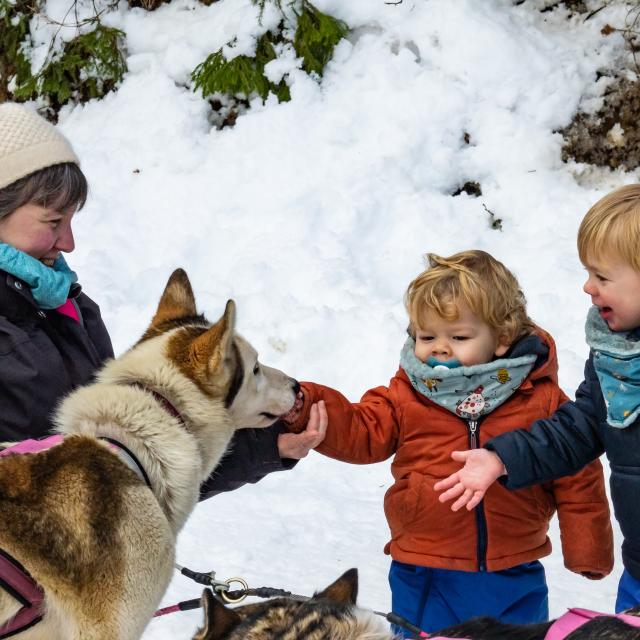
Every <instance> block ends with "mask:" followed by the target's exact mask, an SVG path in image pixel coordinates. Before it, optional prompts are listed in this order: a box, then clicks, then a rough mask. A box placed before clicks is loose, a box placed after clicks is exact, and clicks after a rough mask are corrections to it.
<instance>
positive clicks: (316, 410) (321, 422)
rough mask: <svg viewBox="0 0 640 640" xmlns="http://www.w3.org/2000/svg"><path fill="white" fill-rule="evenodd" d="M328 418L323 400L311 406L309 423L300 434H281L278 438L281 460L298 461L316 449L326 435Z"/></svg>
mask: <svg viewBox="0 0 640 640" xmlns="http://www.w3.org/2000/svg"><path fill="white" fill-rule="evenodd" d="M328 423H329V418H328V416H327V409H326V407H325V404H324V400H320V401H319V402H317V403H315V404H312V405H311V410H310V413H309V422H307V426H306V428H305V430H304V431H301V432H300V433H281V434H280V435H279V436H278V453H279V454H280V457H281V458H292V459H294V460H300V459H301V458H304V457H306V455H307V454H308V453H309V451H311V449H314V448H315V447H317V446H318V445H319V444H320V443H321V442H322V441H323V440H324V436H325V434H326V433H327V425H328Z"/></svg>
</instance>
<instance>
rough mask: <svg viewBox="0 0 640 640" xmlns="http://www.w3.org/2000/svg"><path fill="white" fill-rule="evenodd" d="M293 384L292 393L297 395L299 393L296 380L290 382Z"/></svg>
mask: <svg viewBox="0 0 640 640" xmlns="http://www.w3.org/2000/svg"><path fill="white" fill-rule="evenodd" d="M291 381H292V382H293V392H294V393H295V394H296V395H298V393H300V383H299V382H298V381H297V380H293V379H292V380H291Z"/></svg>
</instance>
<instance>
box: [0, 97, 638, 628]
mask: <svg viewBox="0 0 640 640" xmlns="http://www.w3.org/2000/svg"><path fill="white" fill-rule="evenodd" d="M78 165H79V163H78V160H77V157H76V156H75V154H74V153H73V150H72V148H71V146H70V145H69V143H68V141H67V140H66V139H64V138H63V137H62V136H61V134H60V133H59V132H58V131H57V130H56V129H55V128H54V127H52V126H51V125H49V124H48V123H46V122H45V121H44V120H41V119H40V118H39V117H37V116H35V115H33V114H32V113H30V112H28V111H27V110H26V109H25V108H24V107H21V106H17V105H10V104H5V105H0V276H1V277H0V385H1V387H2V396H3V405H4V404H5V403H6V409H5V406H3V411H4V414H3V416H2V417H0V436H1V438H0V439H2V440H20V439H24V438H28V436H29V435H30V434H31V433H32V432H31V431H29V430H28V429H29V427H28V426H27V425H28V420H30V419H31V417H32V416H37V417H38V419H40V420H41V423H42V433H38V434H37V435H47V434H50V433H51V432H52V431H53V430H54V427H55V431H56V432H57V433H59V434H64V436H65V437H64V439H62V441H61V442H60V440H61V439H60V438H57V439H55V441H52V444H51V446H50V448H47V449H45V450H44V451H41V452H39V453H36V454H33V453H30V454H26V455H19V454H17V453H15V452H14V451H13V450H11V449H7V450H5V451H3V452H0V455H1V457H0V521H2V523H3V526H2V527H1V528H0V638H6V637H14V636H15V637H19V638H24V639H25V640H33V639H39V638H43V639H44V638H77V639H83V640H84V639H87V640H91V639H96V640H100V639H102V638H105V639H106V638H110V639H112V638H121V639H123V640H128V639H134V638H139V637H140V635H141V634H142V632H143V630H144V628H145V626H146V625H147V623H148V621H149V619H150V618H151V616H152V614H153V612H154V610H155V609H156V607H157V605H158V603H159V601H160V598H161V597H162V595H163V593H164V590H165V589H166V586H167V584H168V582H169V580H170V575H171V571H172V566H173V554H174V550H175V540H176V536H177V533H178V532H179V530H180V528H181V527H182V526H183V524H184V522H185V521H186V518H187V517H188V515H189V513H190V512H191V510H192V509H193V508H194V506H195V504H196V503H197V500H198V497H199V489H200V486H201V485H202V484H203V483H205V482H207V483H208V482H210V479H211V478H212V477H213V476H212V475H211V474H212V472H213V470H214V469H215V468H216V467H217V465H218V463H220V461H221V459H222V456H223V454H224V453H225V451H226V450H227V447H228V445H229V443H230V442H231V441H232V439H233V438H237V440H235V439H234V440H233V442H234V445H232V453H231V455H230V456H227V457H225V458H224V459H223V460H222V463H221V464H220V467H219V473H220V475H221V476H223V477H224V476H225V468H229V466H230V465H233V459H234V458H233V457H234V456H237V455H239V452H244V451H245V450H246V451H251V453H250V454H249V455H250V456H253V457H250V460H251V462H254V461H256V466H257V461H264V460H265V459H266V458H268V457H269V456H275V457H276V458H277V460H278V462H276V463H275V464H273V465H272V468H273V469H274V470H275V469H276V468H287V465H286V463H285V462H282V460H287V459H288V456H290V457H291V458H295V457H304V455H305V454H306V452H307V451H308V450H309V448H312V447H313V448H316V449H317V450H318V451H320V452H321V453H323V454H325V455H327V456H330V457H333V458H335V459H339V460H343V461H345V462H351V463H358V464H362V463H373V462H378V461H382V460H386V459H388V458H390V457H392V456H393V460H392V463H391V471H392V475H393V478H394V482H393V485H392V487H391V488H390V489H389V491H388V492H387V494H386V497H385V504H384V508H385V514H386V517H387V520H388V524H389V529H390V535H391V538H390V540H389V542H388V543H387V545H386V547H385V553H387V554H389V555H391V558H392V561H391V569H390V572H389V583H390V587H391V594H392V609H393V611H394V612H395V613H397V614H400V615H401V616H403V617H404V618H406V619H407V620H408V621H410V622H411V623H412V624H413V625H415V626H417V627H419V628H420V629H422V630H423V631H424V632H428V633H432V632H436V631H438V630H441V629H444V628H449V629H450V631H451V633H453V634H455V633H458V632H460V633H466V634H468V635H466V636H462V635H461V636H456V635H451V636H450V637H478V638H484V637H487V638H489V637H508V636H507V635H503V636H499V635H495V634H496V633H498V630H499V629H501V630H502V631H501V633H503V634H506V631H505V627H500V626H499V625H500V624H508V625H512V626H513V630H514V631H513V632H514V633H515V634H516V635H513V637H514V638H524V637H532V638H534V637H538V636H537V635H535V633H533V632H534V631H535V629H534V628H533V627H527V629H529V631H531V633H533V635H530V636H524V635H517V633H518V632H519V627H518V625H527V624H531V623H538V625H537V627H536V629H544V632H543V635H542V636H540V637H541V638H544V637H545V636H544V634H545V633H546V632H547V628H548V623H546V621H547V619H548V592H547V585H546V580H545V574H544V569H543V567H542V565H541V564H540V562H539V559H540V558H542V557H544V556H546V555H548V554H549V553H550V551H551V546H550V542H549V539H548V537H547V530H548V526H549V520H550V519H551V517H552V515H553V514H554V513H555V512H556V511H557V513H558V517H559V523H560V529H561V534H562V552H563V556H564V562H565V566H566V567H567V568H568V569H570V570H571V571H574V572H576V573H579V574H581V575H583V576H584V577H586V578H588V579H591V580H597V579H600V578H603V577H604V576H606V575H607V574H608V573H609V572H610V571H611V569H612V566H613V539H612V530H611V524H610V514H609V507H608V501H607V497H606V493H605V488H604V480H603V473H602V466H601V464H600V462H599V461H598V457H599V456H600V455H601V454H602V453H606V454H607V457H608V459H609V463H610V467H611V497H612V501H613V506H614V512H615V516H616V518H617V520H618V522H619V524H620V529H621V531H622V534H623V536H624V541H623V546H622V558H623V563H624V572H623V574H622V578H621V580H620V584H619V589H618V596H617V601H616V605H615V609H616V612H621V611H624V610H627V609H631V608H633V607H634V606H636V605H638V604H639V603H640V515H639V514H640V510H638V509H637V508H636V504H637V495H638V492H639V491H640V418H639V416H640V346H638V345H640V185H628V186H626V187H622V188H619V189H617V190H615V191H613V192H612V193H611V194H609V195H608V196H606V197H604V198H602V199H601V200H600V201H598V202H597V203H596V204H595V205H594V206H593V207H592V208H591V209H590V210H589V212H588V213H587V215H586V216H585V218H584V220H583V222H582V224H581V226H580V230H579V233H578V250H579V255H580V259H581V261H582V263H583V264H584V266H585V268H586V270H587V274H588V278H587V281H586V283H585V285H584V290H585V292H586V293H587V294H588V295H589V296H590V297H591V302H592V304H593V306H592V308H591V310H590V311H589V314H588V317H587V321H586V339H587V343H588V344H589V347H590V355H589V359H588V361H587V364H586V367H585V380H584V382H583V383H582V384H581V385H580V387H579V389H578V390H577V392H576V400H575V401H570V400H569V399H568V398H567V397H566V396H565V394H564V393H563V392H562V390H561V389H560V387H559V386H558V363H557V356H556V347H555V344H554V341H553V339H552V337H551V336H550V335H549V334H548V333H546V332H545V331H544V330H543V329H542V328H540V327H538V326H537V325H535V324H534V322H533V321H532V320H531V319H530V318H529V316H528V314H527V310H526V303H525V297H524V295H523V293H522V291H521V289H520V287H519V284H518V282H517V280H516V278H515V277H514V275H513V274H512V273H511V272H510V271H509V270H508V269H507V268H506V267H505V266H504V265H503V264H502V263H500V262H499V261H498V260H496V259H495V258H493V257H492V256H491V255H489V254H488V253H485V252H483V251H479V250H468V251H463V252H460V253H457V254H455V255H453V256H450V257H446V258H445V257H441V256H437V255H435V254H428V266H427V268H426V269H425V270H424V271H423V272H422V273H420V274H419V275H418V276H417V277H416V278H415V279H414V280H413V281H412V282H411V283H410V284H409V286H408V288H407V291H406V294H405V303H406V309H407V313H408V319H409V324H408V330H407V333H408V335H407V338H406V341H405V343H404V345H403V346H402V349H401V352H400V363H399V368H398V371H397V372H396V373H395V374H394V375H393V377H392V378H391V380H390V382H389V383H388V385H387V386H379V387H376V388H374V389H371V390H370V391H368V392H367V393H365V395H364V396H363V397H362V399H361V400H360V401H359V402H357V403H352V402H350V401H348V400H347V399H346V398H345V397H344V396H343V395H341V394H340V393H339V392H338V391H336V390H334V389H331V388H328V387H326V386H322V385H318V384H314V383H312V382H303V383H301V384H300V385H299V384H298V383H297V382H296V381H294V380H292V379H291V378H289V377H287V376H286V375H285V374H283V373H281V372H278V371H276V370H274V369H270V368H268V367H265V366H264V365H261V364H260V363H259V362H258V361H257V354H256V353H255V351H254V350H253V349H252V347H251V346H250V345H249V344H248V343H247V342H246V341H245V340H243V339H242V338H241V337H240V336H238V335H236V334H235V331H234V323H235V306H234V304H233V302H229V303H228V304H227V307H226V309H225V312H224V314H223V315H222V317H221V318H220V319H219V320H218V322H216V323H213V324H212V323H210V322H208V321H207V320H206V319H205V318H204V316H202V315H200V314H199V313H198V310H197V309H196V304H195V299H194V296H193V293H192V290H191V286H190V284H189V280H188V278H187V276H186V274H185V273H184V272H183V271H182V270H177V271H176V272H174V274H173V275H172V276H171V278H170V279H169V281H168V283H167V286H166V288H165V290H164V293H163V294H162V296H161V299H160V302H159V305H158V308H157V311H156V313H155V315H154V317H153V319H152V321H151V324H150V325H149V328H148V329H147V331H146V332H145V334H144V335H143V336H142V338H141V339H140V341H139V342H138V343H137V344H136V345H134V347H132V348H131V349H130V350H129V351H127V352H126V353H125V354H124V355H122V356H121V357H120V358H118V359H116V360H113V359H110V356H111V355H112V352H111V351H110V342H109V340H108V335H107V334H106V330H105V329H104V325H103V324H102V321H101V319H100V315H99V310H98V308H97V306H96V305H95V304H94V303H92V302H91V301H90V300H89V299H88V298H87V297H86V296H85V295H84V294H83V293H81V292H80V287H79V285H78V284H77V277H76V275H75V273H74V272H73V271H71V270H70V269H69V267H68V266H67V264H66V262H65V261H64V259H63V257H62V253H64V252H70V251H72V250H73V248H74V239H73V234H72V226H71V223H72V218H73V215H74V213H75V211H76V210H77V209H78V208H79V207H81V206H82V204H83V203H84V199H85V198H86V181H85V180H84V176H83V175H82V173H81V171H80V170H79V168H78ZM105 361H106V364H104V366H102V365H103V363H104V362H105ZM98 369H101V370H100V372H99V373H98V374H97V375H95V374H96V371H97V370H98ZM94 375H95V379H94V380H93V381H92V382H91V383H90V384H87V385H86V386H83V385H85V384H86V383H87V382H89V381H91V380H92V379H93V378H94ZM65 396H66V397H65ZM58 400H60V401H61V404H60V406H59V408H58V409H57V411H56V412H55V420H54V423H51V414H52V413H53V409H54V407H55V405H56V404H57V403H58ZM34 419H35V418H34ZM3 422H4V424H3ZM274 423H276V425H277V428H276V427H272V426H271V425H273V424H274ZM283 425H284V426H283ZM252 428H259V429H260V430H259V431H256V432H255V434H254V435H252V436H251V438H249V439H248V441H249V442H252V443H256V442H259V443H261V444H259V445H255V446H254V449H255V451H254V450H252V449H250V448H246V449H245V448H244V447H245V445H244V444H242V443H243V442H246V441H247V440H242V437H243V436H242V433H239V434H235V431H236V430H239V429H242V430H243V431H244V432H245V434H246V433H249V430H250V429H252ZM261 433H262V434H265V435H268V440H267V439H264V436H260V434H261ZM21 435H22V436H23V438H21ZM261 437H262V438H263V439H262V440H261V439H260V438H261ZM236 443H237V446H236ZM252 446H253V445H252ZM247 447H248V445H247ZM274 451H276V454H274V453H273V452H274ZM461 462H464V467H462V468H460V463H461ZM225 465H226V466H225ZM279 465H281V466H279ZM247 466H250V465H247ZM263 466H264V465H263ZM234 470H235V469H234ZM216 473H218V471H216ZM252 473H253V472H252V471H248V472H245V475H241V476H240V477H239V482H236V480H235V476H233V477H234V480H231V481H230V482H229V486H228V487H226V488H227V489H228V488H233V486H234V482H236V485H237V484H241V483H242V482H245V481H247V480H249V479H252V478H253V479H255V478H254V476H252V475H251V474H252ZM247 474H248V475H247ZM232 475H233V474H232ZM498 478H500V482H498V483H495V482H494V481H495V480H496V479H498ZM439 492H442V493H439ZM451 499H454V500H455V501H454V503H453V506H452V507H451V508H450V507H449V505H448V504H446V501H448V500H451ZM463 507H466V508H463ZM3 571H4V573H3ZM356 590H357V587H356V585H355V579H354V576H353V575H351V574H350V575H345V576H343V577H342V578H341V579H339V580H338V581H336V583H334V585H331V586H330V587H328V588H327V589H326V590H325V591H324V592H322V593H320V594H318V596H317V597H316V598H315V599H314V600H312V601H311V602H310V603H299V602H292V601H286V602H276V603H273V602H272V603H264V604H261V605H249V606H247V607H241V608H238V609H237V610H233V611H230V610H228V609H225V608H224V607H222V605H221V604H220V603H218V602H217V601H215V599H211V597H210V595H207V594H205V595H204V596H203V598H204V605H205V612H206V619H205V626H204V628H203V629H202V630H201V631H200V632H199V635H197V636H196V637H197V638H200V639H201V640H205V639H207V638H210V639H214V638H215V639H219V640H223V639H225V640H235V639H236V638H247V639H249V640H250V639H252V638H256V639H257V638H263V639H264V640H268V639H269V638H272V637H273V638H275V637H278V638H280V637H282V638H305V639H308V640H313V639H314V638H318V639H319V638H336V639H339V638H345V640H346V639H347V638H353V639H354V640H355V639H357V638H363V639H364V638H385V637H389V638H390V637H393V636H391V635H390V632H388V630H380V629H381V628H380V625H379V623H374V622H372V621H371V620H370V618H369V617H367V616H365V615H364V614H362V613H359V612H358V611H357V609H354V608H353V605H354V603H355V593H356ZM341 607H342V608H341ZM478 616H490V617H491V618H492V619H495V620H497V621H499V622H487V623H486V624H487V625H488V626H489V627H491V625H493V627H491V629H493V631H487V630H486V629H484V628H483V629H484V630H482V631H481V630H480V628H479V627H477V626H476V627H475V628H474V627H468V626H467V627H465V626H464V625H465V623H466V621H467V620H469V619H472V618H477V617H478ZM278 620H279V622H278V623H277V624H280V625H281V627H282V629H281V632H277V631H275V628H276V627H277V624H276V621H278ZM611 620H612V622H610V623H607V624H609V627H607V629H608V631H611V627H610V625H611V624H614V625H615V624H619V623H621V624H623V625H624V628H625V633H629V634H631V633H640V632H638V631H637V630H635V631H631V629H632V627H631V626H629V625H628V624H627V622H620V619H617V618H612V619H611ZM589 624H591V623H589ZM372 625H373V626H372ZM457 625H462V626H461V627H459V629H464V630H462V631H460V630H458V631H456V627H457ZM540 625H542V626H540ZM587 627H588V625H587V626H585V627H584V629H587ZM509 628H510V629H511V627H509ZM322 629H325V630H324V631H323V630H322ZM338 630H340V632H339V633H338ZM393 631H394V633H395V634H397V635H396V636H395V637H411V635H412V633H411V632H410V631H408V630H406V629H402V628H399V627H398V628H394V630H393ZM491 632H493V633H494V636H491V635H490V633H491ZM574 633H578V632H574ZM582 633H585V631H582ZM314 634H315V635H314ZM323 634H324V635H323ZM331 634H333V635H331ZM340 634H342V635H340ZM469 634H473V635H469ZM483 634H485V635H483ZM571 637H574V636H573V635H572V636H571ZM575 637H576V638H577V637H579V636H575ZM581 637H585V638H586V637H598V636H597V635H593V636H587V635H583V636H581ZM602 637H604V636H602ZM607 637H608V636H607ZM611 637H621V638H623V637H629V638H632V637H636V636H634V635H622V636H615V635H612V636H611ZM638 637H640V635H638Z"/></svg>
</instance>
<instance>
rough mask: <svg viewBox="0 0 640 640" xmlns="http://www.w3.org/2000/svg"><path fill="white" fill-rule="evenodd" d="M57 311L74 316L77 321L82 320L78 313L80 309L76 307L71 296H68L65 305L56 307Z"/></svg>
mask: <svg viewBox="0 0 640 640" xmlns="http://www.w3.org/2000/svg"><path fill="white" fill-rule="evenodd" d="M56 311H57V312H58V313H61V314H62V315H65V316H69V317H70V318H73V319H74V320H75V321H76V322H80V316H79V315H78V310H77V309H76V306H75V305H74V304H73V301H72V300H71V298H67V301H66V302H65V303H64V304H63V305H60V306H59V307H58V308H57V309H56Z"/></svg>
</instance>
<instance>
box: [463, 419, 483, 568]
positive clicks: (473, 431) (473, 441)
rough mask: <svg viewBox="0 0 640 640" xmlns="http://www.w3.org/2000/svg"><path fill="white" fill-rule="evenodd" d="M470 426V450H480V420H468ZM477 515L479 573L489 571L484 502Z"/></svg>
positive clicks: (476, 511)
mask: <svg viewBox="0 0 640 640" xmlns="http://www.w3.org/2000/svg"><path fill="white" fill-rule="evenodd" d="M467 424H468V425H469V448H470V449H478V431H479V428H480V421H479V420H468V421H467ZM474 511H475V514H476V526H477V528H478V545H477V558H478V571H486V570H487V519H486V517H485V513H484V500H482V501H481V502H480V504H479V505H478V506H477V507H476V508H475V509H474Z"/></svg>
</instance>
